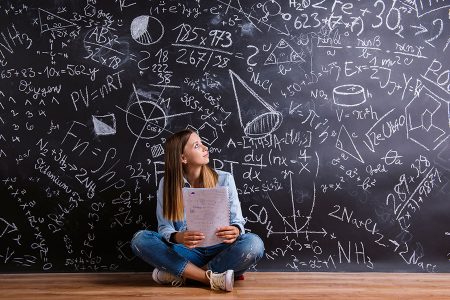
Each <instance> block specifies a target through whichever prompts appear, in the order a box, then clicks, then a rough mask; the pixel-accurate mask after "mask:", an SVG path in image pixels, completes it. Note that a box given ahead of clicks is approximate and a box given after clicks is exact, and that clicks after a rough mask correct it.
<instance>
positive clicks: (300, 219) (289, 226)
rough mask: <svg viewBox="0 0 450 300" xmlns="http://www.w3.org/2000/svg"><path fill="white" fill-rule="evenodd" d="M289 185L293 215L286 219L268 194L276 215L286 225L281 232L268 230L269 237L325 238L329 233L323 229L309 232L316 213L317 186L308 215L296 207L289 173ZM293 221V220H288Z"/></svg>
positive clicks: (314, 185) (273, 229)
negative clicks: (313, 236) (292, 235)
mask: <svg viewBox="0 0 450 300" xmlns="http://www.w3.org/2000/svg"><path fill="white" fill-rule="evenodd" d="M289 184H290V198H291V199H290V200H291V205H292V206H291V208H292V215H291V216H288V217H285V216H284V215H283V214H282V213H281V212H280V210H279V209H278V208H277V206H276V205H275V203H274V202H273V201H272V199H271V197H270V195H269V194H268V193H267V198H268V200H269V202H270V204H271V205H272V206H273V208H274V209H275V211H276V213H277V214H278V216H279V217H280V218H281V219H282V221H283V225H284V230H280V229H278V228H270V229H268V233H267V236H269V235H271V234H282V235H286V234H295V235H296V236H299V234H304V235H305V238H306V240H309V235H310V234H321V235H323V236H324V237H325V236H326V235H327V231H326V230H325V229H324V228H322V230H321V231H314V230H309V228H308V227H309V225H310V224H309V223H310V221H311V219H312V214H313V212H314V207H315V204H316V184H315V183H313V188H314V191H313V195H312V198H311V200H312V202H311V207H310V209H309V211H308V210H305V211H306V214H302V213H301V211H300V210H298V209H297V208H296V207H295V200H294V192H293V187H292V173H289ZM288 218H289V219H292V221H291V220H288Z"/></svg>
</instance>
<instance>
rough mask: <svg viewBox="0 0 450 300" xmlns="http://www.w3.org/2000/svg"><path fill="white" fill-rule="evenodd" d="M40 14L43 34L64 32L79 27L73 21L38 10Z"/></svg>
mask: <svg viewBox="0 0 450 300" xmlns="http://www.w3.org/2000/svg"><path fill="white" fill-rule="evenodd" d="M38 14H39V24H40V28H41V33H44V32H47V31H54V30H55V31H58V30H64V29H66V28H68V27H72V26H75V27H78V25H77V24H75V23H73V22H72V21H69V20H66V19H64V18H62V17H60V16H57V15H55V14H52V13H51V12H48V11H46V10H44V9H42V8H38Z"/></svg>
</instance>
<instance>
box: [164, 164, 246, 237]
mask: <svg viewBox="0 0 450 300" xmlns="http://www.w3.org/2000/svg"><path fill="white" fill-rule="evenodd" d="M215 171H216V172H217V174H218V175H219V178H218V181H217V186H225V187H227V188H228V201H229V202H230V225H237V226H238V227H239V229H240V231H241V234H244V233H245V231H244V224H245V220H244V217H243V216H242V211H241V204H240V202H239V198H238V193H237V190H236V184H235V182H234V178H233V175H231V174H230V173H228V172H224V171H221V170H215ZM184 186H185V187H191V186H190V184H189V183H188V181H187V180H186V178H185V179H184ZM163 190H164V178H162V179H161V181H160V182H159V186H158V192H157V196H156V197H157V204H156V217H157V218H158V232H159V233H160V234H161V235H162V236H163V237H164V239H165V240H166V241H168V242H169V243H170V235H171V234H172V233H174V232H178V231H185V230H186V229H187V226H186V214H185V215H184V220H182V221H170V220H167V219H166V218H164V214H163V207H164V206H163Z"/></svg>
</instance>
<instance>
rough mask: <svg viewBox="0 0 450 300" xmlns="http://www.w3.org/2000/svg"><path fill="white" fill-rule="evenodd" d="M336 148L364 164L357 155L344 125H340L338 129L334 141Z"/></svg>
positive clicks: (356, 150)
mask: <svg viewBox="0 0 450 300" xmlns="http://www.w3.org/2000/svg"><path fill="white" fill-rule="evenodd" d="M336 148H338V149H339V150H341V151H343V152H345V153H347V154H348V155H350V156H351V157H353V158H354V159H356V160H357V161H359V162H361V163H364V160H363V159H362V157H361V155H360V154H359V151H358V149H357V148H356V146H355V143H354V142H353V139H352V137H351V135H350V133H349V132H348V130H347V128H345V126H344V125H342V126H341V129H339V134H338V137H337V140H336Z"/></svg>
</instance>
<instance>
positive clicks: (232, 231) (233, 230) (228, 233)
mask: <svg viewBox="0 0 450 300" xmlns="http://www.w3.org/2000/svg"><path fill="white" fill-rule="evenodd" d="M216 236H217V237H218V238H221V239H223V243H225V244H231V243H233V242H234V241H235V240H236V239H237V238H238V236H239V229H238V228H237V227H235V226H223V227H219V228H217V231H216Z"/></svg>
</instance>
